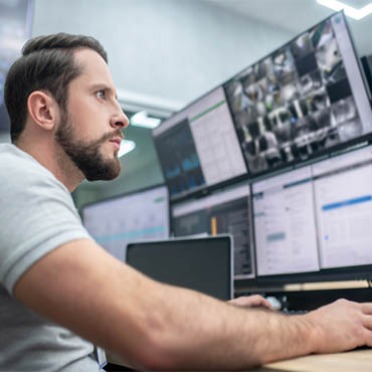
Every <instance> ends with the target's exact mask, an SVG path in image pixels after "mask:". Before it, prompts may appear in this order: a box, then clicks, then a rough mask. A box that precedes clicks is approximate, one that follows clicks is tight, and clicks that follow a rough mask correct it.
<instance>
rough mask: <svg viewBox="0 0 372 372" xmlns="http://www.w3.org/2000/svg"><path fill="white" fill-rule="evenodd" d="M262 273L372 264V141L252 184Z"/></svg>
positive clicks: (272, 273) (256, 243)
mask: <svg viewBox="0 0 372 372" xmlns="http://www.w3.org/2000/svg"><path fill="white" fill-rule="evenodd" d="M252 204H253V215H254V232H255V249H256V258H257V275H258V276H267V275H277V274H295V273H306V272H317V271H319V270H323V269H335V268H346V267H348V268H352V267H357V266H362V265H370V264H372V252H371V249H370V248H371V245H372V229H371V226H372V146H368V147H363V148H360V149H356V150H354V151H351V152H348V153H345V154H342V155H338V156H335V157H331V158H328V159H325V160H321V161H319V162H318V163H315V164H313V165H309V166H305V167H303V168H300V169H297V170H293V171H290V172H287V173H284V174H281V175H278V176H275V177H272V178H269V179H267V180H265V181H260V182H256V183H254V184H253V186H252Z"/></svg>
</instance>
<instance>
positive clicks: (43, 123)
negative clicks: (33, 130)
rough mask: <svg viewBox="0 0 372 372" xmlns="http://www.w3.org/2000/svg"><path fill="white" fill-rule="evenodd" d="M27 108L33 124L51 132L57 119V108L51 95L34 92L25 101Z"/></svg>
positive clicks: (38, 91)
mask: <svg viewBox="0 0 372 372" xmlns="http://www.w3.org/2000/svg"><path fill="white" fill-rule="evenodd" d="M27 108H28V113H29V115H30V117H31V118H32V119H33V121H34V122H35V124H37V125H38V126H39V127H40V128H42V129H44V130H48V131H50V130H53V129H54V128H55V126H56V124H57V121H58V118H59V106H58V104H57V102H56V100H55V99H54V98H53V97H52V95H51V94H50V93H48V92H46V91H43V90H35V91H34V92H32V93H31V94H30V95H29V96H28V99H27Z"/></svg>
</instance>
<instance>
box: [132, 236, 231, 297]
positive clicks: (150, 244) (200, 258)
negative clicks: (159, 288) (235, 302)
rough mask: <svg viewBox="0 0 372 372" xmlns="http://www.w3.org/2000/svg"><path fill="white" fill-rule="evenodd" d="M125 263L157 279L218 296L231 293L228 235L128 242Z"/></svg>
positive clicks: (229, 295)
mask: <svg viewBox="0 0 372 372" xmlns="http://www.w3.org/2000/svg"><path fill="white" fill-rule="evenodd" d="M126 263H127V264H128V265H130V266H132V267H134V268H135V269H137V270H139V271H141V272H142V273H143V274H145V275H147V276H149V277H151V278H153V279H155V280H158V281H160V282H163V283H167V284H172V285H176V286H180V287H185V288H189V289H193V290H196V291H199V292H203V293H205V294H207V295H210V296H212V297H215V298H218V299H220V300H224V301H228V300H230V299H232V298H233V295H234V293H233V278H234V272H233V270H234V265H233V240H232V236H231V235H217V236H213V237H197V238H175V239H170V240H157V241H145V242H136V243H130V244H128V246H127V250H126Z"/></svg>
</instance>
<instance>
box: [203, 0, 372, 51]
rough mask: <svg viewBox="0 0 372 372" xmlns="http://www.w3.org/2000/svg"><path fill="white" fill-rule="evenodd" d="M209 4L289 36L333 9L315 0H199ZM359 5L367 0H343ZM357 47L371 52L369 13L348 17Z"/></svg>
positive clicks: (305, 27) (318, 20)
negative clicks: (360, 17)
mask: <svg viewBox="0 0 372 372" xmlns="http://www.w3.org/2000/svg"><path fill="white" fill-rule="evenodd" d="M203 1H205V2H207V3H208V4H209V5H212V6H216V7H220V8H223V9H226V10H228V11H231V12H234V13H237V14H239V15H240V16H243V17H245V18H249V19H253V20H257V21H260V22H262V23H265V24H268V25H270V26H273V27H276V28H280V29H284V30H287V31H290V32H293V36H296V35H297V34H299V33H301V32H302V31H304V30H306V29H307V28H309V27H311V26H313V25H315V24H316V23H318V22H320V21H321V20H322V19H324V18H326V17H328V16H329V15H331V14H332V13H333V11H332V10H331V9H328V8H325V7H324V6H322V5H319V4H318V3H317V2H316V0H203ZM343 2H344V3H345V4H347V5H350V6H353V7H354V8H357V9H360V8H362V7H363V6H365V5H367V4H368V3H370V2H371V1H368V0H343ZM348 23H349V25H350V29H351V32H352V35H353V39H354V42H355V44H356V47H357V51H358V53H359V54H360V55H365V54H372V41H371V37H370V33H371V30H372V14H370V15H369V16H367V17H365V18H363V19H361V20H359V21H355V20H353V19H351V18H348Z"/></svg>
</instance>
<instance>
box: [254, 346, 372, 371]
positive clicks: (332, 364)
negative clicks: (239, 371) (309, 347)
mask: <svg viewBox="0 0 372 372" xmlns="http://www.w3.org/2000/svg"><path fill="white" fill-rule="evenodd" d="M253 371H255V372H280V371H287V372H354V371H355V372H371V371H372V349H371V350H366V349H364V350H353V351H349V352H346V353H339V354H326V355H309V356H305V357H301V358H295V359H290V360H285V361H282V362H276V363H270V364H267V365H265V366H263V367H261V368H258V369H254V370H253Z"/></svg>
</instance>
